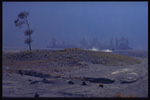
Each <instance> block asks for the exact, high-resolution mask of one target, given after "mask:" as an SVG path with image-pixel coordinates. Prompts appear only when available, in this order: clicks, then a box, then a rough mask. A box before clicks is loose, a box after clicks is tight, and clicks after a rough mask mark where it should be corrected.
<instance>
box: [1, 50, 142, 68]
mask: <svg viewBox="0 0 150 100" xmlns="http://www.w3.org/2000/svg"><path fill="white" fill-rule="evenodd" d="M3 60H4V61H8V60H11V61H17V62H19V61H27V62H28V63H32V62H34V63H36V62H37V63H39V62H40V63H45V61H46V62H57V63H58V65H61V66H63V65H64V66H65V65H68V66H82V65H83V64H81V63H80V62H90V63H93V64H102V65H108V66H119V65H131V64H138V63H141V61H139V60H137V59H134V58H131V57H127V56H120V55H117V54H111V53H105V52H100V51H99V52H96V51H89V50H83V49H79V48H71V49H64V50H55V51H46V50H45V51H44V50H32V51H23V52H20V53H4V54H3Z"/></svg>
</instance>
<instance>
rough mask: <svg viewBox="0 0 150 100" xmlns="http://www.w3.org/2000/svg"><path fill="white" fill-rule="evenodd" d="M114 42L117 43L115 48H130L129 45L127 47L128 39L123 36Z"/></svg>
mask: <svg viewBox="0 0 150 100" xmlns="http://www.w3.org/2000/svg"><path fill="white" fill-rule="evenodd" d="M116 43H117V44H116V46H117V47H116V48H117V49H122V50H127V49H131V47H129V41H128V40H127V39H126V38H124V37H122V38H121V39H119V40H117V42H116Z"/></svg>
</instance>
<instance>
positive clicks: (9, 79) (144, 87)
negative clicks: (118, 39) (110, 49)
mask: <svg viewBox="0 0 150 100" xmlns="http://www.w3.org/2000/svg"><path fill="white" fill-rule="evenodd" d="M35 52H36V53H35ZM43 52H45V51H33V52H32V53H31V52H22V53H15V54H14V53H9V54H8V53H3V76H2V83H3V87H2V96H3V97H34V95H35V93H38V94H39V96H40V97H117V96H120V97H124V96H130V97H148V57H147V55H148V54H147V52H145V51H144V52H143V51H116V52H114V53H115V54H119V55H124V56H129V57H132V58H128V57H124V56H118V55H117V56H116V55H111V54H110V53H107V54H103V53H101V54H97V53H96V56H95V52H94V53H93V52H92V53H91V52H90V51H88V52H85V51H83V50H80V49H71V50H69V49H67V50H64V51H53V52H50V54H49V53H48V52H49V51H46V53H43ZM68 52H70V53H68ZM45 54H47V55H45ZM93 54H94V56H93ZM43 55H44V56H43ZM85 55H86V56H85ZM97 55H98V56H97ZM45 58H46V59H45ZM63 58H64V59H63ZM93 59H94V60H93Z"/></svg>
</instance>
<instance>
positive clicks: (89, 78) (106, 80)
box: [84, 77, 115, 84]
mask: <svg viewBox="0 0 150 100" xmlns="http://www.w3.org/2000/svg"><path fill="white" fill-rule="evenodd" d="M84 80H86V81H90V82H93V83H103V84H112V83H114V82H115V80H111V79H108V78H91V77H84Z"/></svg>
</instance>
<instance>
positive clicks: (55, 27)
mask: <svg viewBox="0 0 150 100" xmlns="http://www.w3.org/2000/svg"><path fill="white" fill-rule="evenodd" d="M2 11H3V12H2V14H3V15H2V18H3V34H2V36H3V47H27V48H28V45H27V44H24V40H25V39H26V37H25V35H24V31H25V30H27V26H26V25H24V27H23V28H22V29H19V28H18V27H16V26H15V24H14V20H15V19H17V16H18V14H19V13H20V12H22V11H27V12H29V16H28V21H29V24H30V28H31V29H34V30H35V32H34V33H33V34H32V35H31V37H32V39H33V43H32V47H33V48H36V47H40V48H46V47H47V46H49V45H51V39H52V38H53V37H55V38H57V40H58V42H62V41H63V40H65V43H66V44H78V43H79V40H80V39H81V38H83V37H84V38H85V39H87V40H88V41H89V42H91V40H92V39H93V38H94V37H96V38H97V39H99V41H100V42H101V43H106V44H108V43H109V41H110V39H111V37H112V38H114V40H115V38H116V37H117V38H118V39H119V38H121V37H125V38H127V39H129V43H130V44H129V46H131V47H134V48H141V47H143V48H145V47H147V46H148V2H3V3H2Z"/></svg>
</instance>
